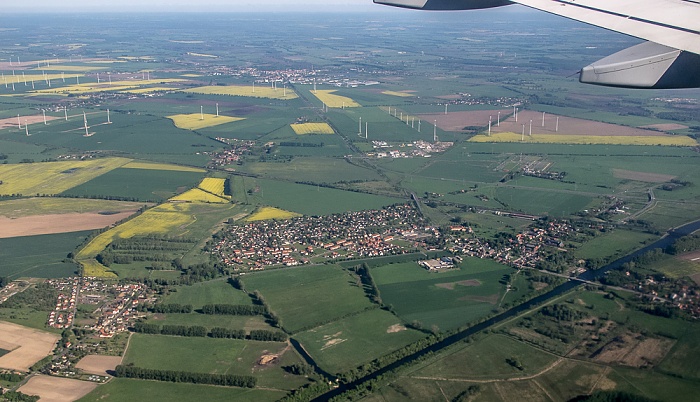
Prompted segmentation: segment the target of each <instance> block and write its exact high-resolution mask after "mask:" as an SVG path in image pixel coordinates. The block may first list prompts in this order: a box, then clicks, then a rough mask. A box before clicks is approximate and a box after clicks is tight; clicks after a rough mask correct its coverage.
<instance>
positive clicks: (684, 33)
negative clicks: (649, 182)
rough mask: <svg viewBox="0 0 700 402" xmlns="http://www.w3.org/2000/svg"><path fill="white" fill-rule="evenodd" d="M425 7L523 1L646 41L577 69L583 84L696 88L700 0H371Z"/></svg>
mask: <svg viewBox="0 0 700 402" xmlns="http://www.w3.org/2000/svg"><path fill="white" fill-rule="evenodd" d="M374 2H375V3H378V4H385V5H391V6H397V7H404V8H414V9H423V10H470V9H480V8H490V7H499V6H505V5H509V4H514V3H517V4H522V5H525V6H527V7H531V8H535V9H537V10H542V11H546V12H549V13H552V14H556V15H560V16H563V17H567V18H570V19H574V20H577V21H582V22H585V23H588V24H591V25H596V26H599V27H603V28H607V29H610V30H613V31H617V32H621V33H624V34H627V35H630V36H634V37H637V38H640V39H645V40H647V42H645V43H641V44H639V45H636V46H633V47H630V48H628V49H625V50H622V51H621V52H618V53H615V54H613V55H611V56H608V57H606V58H604V59H602V60H599V61H597V62H595V63H593V64H591V65H589V66H586V67H584V68H582V69H581V72H580V77H579V79H580V81H581V82H584V83H590V84H597V85H606V86H617V87H627V88H697V87H700V0H512V1H506V0H374Z"/></svg>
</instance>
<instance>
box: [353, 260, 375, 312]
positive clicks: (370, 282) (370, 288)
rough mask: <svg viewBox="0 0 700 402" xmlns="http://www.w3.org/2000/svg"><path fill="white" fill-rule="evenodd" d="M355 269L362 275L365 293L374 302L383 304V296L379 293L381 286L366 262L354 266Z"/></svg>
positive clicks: (358, 274)
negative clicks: (378, 285) (375, 280)
mask: <svg viewBox="0 0 700 402" xmlns="http://www.w3.org/2000/svg"><path fill="white" fill-rule="evenodd" d="M352 270H353V271H355V273H356V274H357V276H359V277H360V281H361V282H362V285H364V289H365V293H367V296H368V297H369V299H370V300H371V301H372V303H376V304H379V305H380V306H381V305H382V297H381V295H380V294H379V288H378V287H377V284H376V283H375V282H374V278H372V274H371V273H370V271H369V266H368V265H367V264H366V263H364V264H362V265H358V266H356V267H353V268H352Z"/></svg>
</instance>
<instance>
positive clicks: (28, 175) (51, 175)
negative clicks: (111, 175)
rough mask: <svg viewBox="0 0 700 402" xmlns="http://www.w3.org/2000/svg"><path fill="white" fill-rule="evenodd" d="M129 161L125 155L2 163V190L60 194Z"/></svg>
mask: <svg viewBox="0 0 700 402" xmlns="http://www.w3.org/2000/svg"><path fill="white" fill-rule="evenodd" d="M129 161H130V160H129V159H124V158H106V159H95V160H91V161H85V162H46V163H23V164H19V165H0V177H2V184H1V185H0V194H24V195H34V194H58V193H61V192H63V191H66V190H68V189H70V188H72V187H75V186H78V185H80V184H83V183H85V182H88V181H90V180H92V179H94V178H96V177H98V176H101V175H103V174H105V173H107V172H109V171H111V170H114V169H117V168H119V167H121V166H123V165H125V164H126V163H128V162H129Z"/></svg>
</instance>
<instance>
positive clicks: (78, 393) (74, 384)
mask: <svg viewBox="0 0 700 402" xmlns="http://www.w3.org/2000/svg"><path fill="white" fill-rule="evenodd" d="M96 387H97V384H95V383H91V382H87V381H80V380H72V379H70V378H60V377H49V376H47V375H36V376H34V377H32V378H30V379H29V381H27V383H26V384H24V385H22V386H21V387H20V388H19V390H18V391H19V392H21V393H23V394H27V395H38V396H39V398H40V400H41V402H72V401H75V400H78V399H80V398H82V397H84V396H85V395H87V394H89V393H90V392H92V390H93V389H95V388H96Z"/></svg>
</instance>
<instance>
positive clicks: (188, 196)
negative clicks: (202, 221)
mask: <svg viewBox="0 0 700 402" xmlns="http://www.w3.org/2000/svg"><path fill="white" fill-rule="evenodd" d="M170 201H181V202H205V203H207V202H208V203H215V204H225V203H228V202H229V200H227V199H224V198H222V197H219V196H216V195H214V194H211V193H208V192H206V191H204V190H202V189H201V188H193V189H192V190H188V191H185V192H184V193H182V194H179V195H176V196H175V197H173V198H171V199H170Z"/></svg>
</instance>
